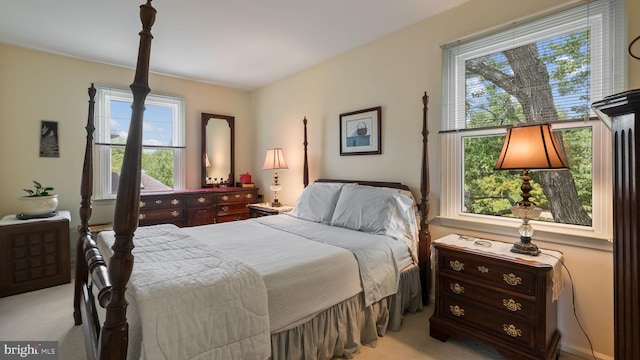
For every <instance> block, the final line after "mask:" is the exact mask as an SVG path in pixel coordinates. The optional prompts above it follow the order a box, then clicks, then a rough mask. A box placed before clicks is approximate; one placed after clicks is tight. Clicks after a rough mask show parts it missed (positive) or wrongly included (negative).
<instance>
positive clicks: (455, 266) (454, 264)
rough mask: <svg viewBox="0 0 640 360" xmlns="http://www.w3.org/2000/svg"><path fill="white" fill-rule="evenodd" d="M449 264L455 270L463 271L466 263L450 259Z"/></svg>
mask: <svg viewBox="0 0 640 360" xmlns="http://www.w3.org/2000/svg"><path fill="white" fill-rule="evenodd" d="M449 266H451V268H452V269H453V270H455V271H462V270H464V264H463V263H461V262H460V261H458V260H456V261H449Z"/></svg>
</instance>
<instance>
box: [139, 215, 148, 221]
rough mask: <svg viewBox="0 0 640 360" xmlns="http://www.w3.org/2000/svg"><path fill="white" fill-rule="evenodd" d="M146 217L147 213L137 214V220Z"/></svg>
mask: <svg viewBox="0 0 640 360" xmlns="http://www.w3.org/2000/svg"><path fill="white" fill-rule="evenodd" d="M146 217H147V215H145V214H140V215H138V220H144V218H146Z"/></svg>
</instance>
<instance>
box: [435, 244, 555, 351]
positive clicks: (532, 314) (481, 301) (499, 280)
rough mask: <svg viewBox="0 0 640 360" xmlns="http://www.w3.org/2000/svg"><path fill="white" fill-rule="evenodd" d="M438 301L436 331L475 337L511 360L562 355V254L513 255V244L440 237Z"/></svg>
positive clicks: (437, 246)
mask: <svg viewBox="0 0 640 360" xmlns="http://www.w3.org/2000/svg"><path fill="white" fill-rule="evenodd" d="M433 244H434V250H435V256H436V262H435V267H436V273H435V279H436V281H435V284H436V288H435V290H436V293H435V295H436V301H435V310H434V313H433V316H432V317H431V319H430V320H429V323H430V335H431V337H434V338H436V339H438V340H441V341H445V340H446V339H447V337H449V336H454V337H463V338H471V339H475V340H477V341H480V342H483V343H485V344H487V345H489V346H492V347H494V348H496V349H497V350H498V351H500V353H502V355H504V356H505V357H506V358H508V359H523V360H524V359H527V360H534V359H536V360H549V359H557V358H558V356H559V351H560V349H559V348H560V332H559V331H558V328H557V324H556V321H557V301H556V299H557V296H559V293H560V291H561V289H562V285H561V284H562V277H561V274H562V272H561V271H562V269H561V268H560V265H559V259H561V258H562V254H561V253H558V252H555V251H551V250H544V249H541V250H542V255H540V256H537V257H535V256H528V255H521V254H512V253H510V252H509V249H510V248H511V244H506V243H501V242H497V241H489V240H484V239H466V238H459V237H458V236H457V235H449V236H447V237H445V238H442V239H439V240H436V241H434V243H433ZM554 284H555V286H554Z"/></svg>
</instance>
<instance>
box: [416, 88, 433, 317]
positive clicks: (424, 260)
mask: <svg viewBox="0 0 640 360" xmlns="http://www.w3.org/2000/svg"><path fill="white" fill-rule="evenodd" d="M422 105H423V107H422V171H421V173H420V195H421V197H422V198H421V199H420V214H421V215H422V216H421V217H420V218H421V224H420V245H419V248H418V262H419V264H420V282H421V283H422V303H423V304H424V305H427V304H429V291H430V289H431V265H430V257H431V233H430V232H429V219H428V216H429V192H430V190H429V187H430V186H429V141H428V140H429V139H428V138H429V128H428V122H427V119H428V116H427V115H428V112H429V96H428V95H427V92H426V91H425V93H424V96H422Z"/></svg>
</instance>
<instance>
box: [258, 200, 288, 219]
mask: <svg viewBox="0 0 640 360" xmlns="http://www.w3.org/2000/svg"><path fill="white" fill-rule="evenodd" d="M247 207H248V208H249V217H250V218H257V217H261V216H269V215H278V214H283V213H286V212H289V211H291V210H293V206H286V205H282V206H278V207H273V206H271V205H269V203H258V204H249V205H247Z"/></svg>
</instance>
